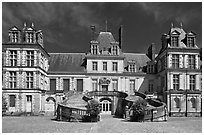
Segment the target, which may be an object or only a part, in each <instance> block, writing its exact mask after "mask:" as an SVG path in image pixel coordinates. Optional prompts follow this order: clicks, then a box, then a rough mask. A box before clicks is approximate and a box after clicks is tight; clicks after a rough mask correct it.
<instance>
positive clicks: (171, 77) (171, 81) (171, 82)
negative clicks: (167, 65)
mask: <svg viewBox="0 0 204 135" xmlns="http://www.w3.org/2000/svg"><path fill="white" fill-rule="evenodd" d="M170 89H173V74H170Z"/></svg>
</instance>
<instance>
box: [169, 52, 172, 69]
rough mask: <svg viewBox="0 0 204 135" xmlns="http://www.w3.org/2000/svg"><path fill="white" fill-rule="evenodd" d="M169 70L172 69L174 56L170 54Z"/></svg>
mask: <svg viewBox="0 0 204 135" xmlns="http://www.w3.org/2000/svg"><path fill="white" fill-rule="evenodd" d="M169 68H172V54H169Z"/></svg>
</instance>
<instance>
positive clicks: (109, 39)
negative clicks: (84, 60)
mask: <svg viewBox="0 0 204 135" xmlns="http://www.w3.org/2000/svg"><path fill="white" fill-rule="evenodd" d="M97 41H98V43H99V49H100V50H101V49H103V48H104V47H105V48H109V47H110V46H111V44H114V43H116V40H115V39H114V37H113V35H112V33H111V32H100V33H99V35H98V38H97Z"/></svg>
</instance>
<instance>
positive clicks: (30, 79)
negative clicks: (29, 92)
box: [26, 72, 33, 89]
mask: <svg viewBox="0 0 204 135" xmlns="http://www.w3.org/2000/svg"><path fill="white" fill-rule="evenodd" d="M26 88H28V89H32V88H33V72H26Z"/></svg>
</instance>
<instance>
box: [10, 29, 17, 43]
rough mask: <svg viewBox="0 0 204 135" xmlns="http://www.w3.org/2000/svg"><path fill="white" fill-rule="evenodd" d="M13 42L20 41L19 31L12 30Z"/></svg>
mask: <svg viewBox="0 0 204 135" xmlns="http://www.w3.org/2000/svg"><path fill="white" fill-rule="evenodd" d="M11 42H12V43H17V42H18V32H12V37H11Z"/></svg>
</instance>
